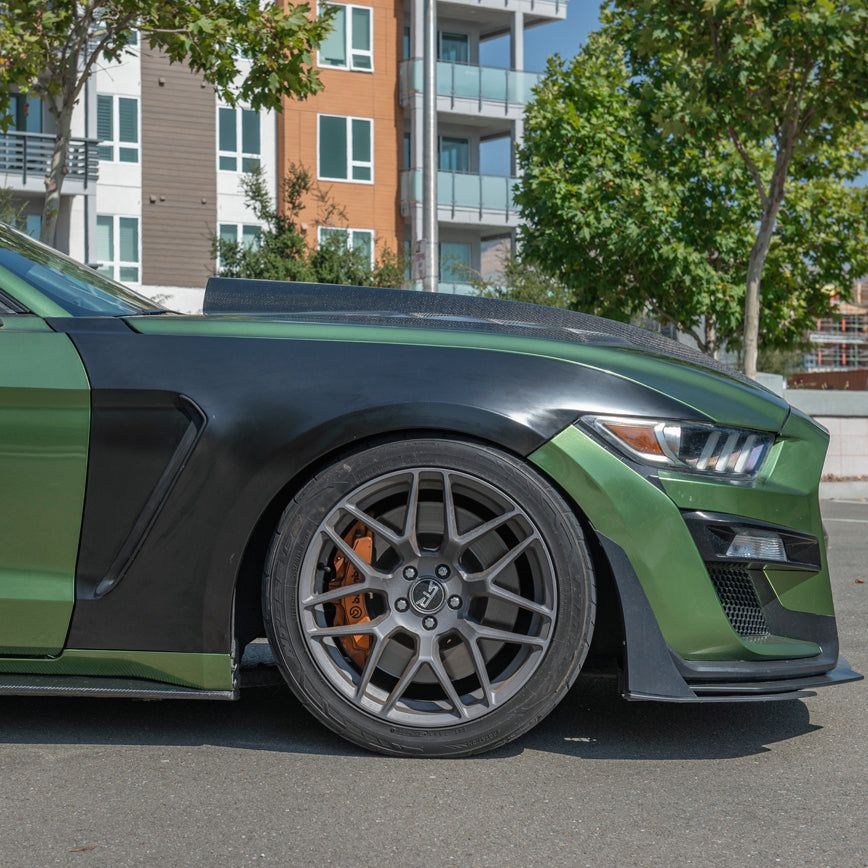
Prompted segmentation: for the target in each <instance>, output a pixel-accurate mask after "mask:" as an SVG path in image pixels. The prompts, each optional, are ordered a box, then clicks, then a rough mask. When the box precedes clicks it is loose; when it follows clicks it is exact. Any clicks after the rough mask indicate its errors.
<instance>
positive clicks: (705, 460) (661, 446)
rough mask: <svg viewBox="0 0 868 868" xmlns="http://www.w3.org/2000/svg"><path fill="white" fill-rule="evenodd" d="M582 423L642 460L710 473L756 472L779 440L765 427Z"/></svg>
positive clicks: (622, 419)
mask: <svg viewBox="0 0 868 868" xmlns="http://www.w3.org/2000/svg"><path fill="white" fill-rule="evenodd" d="M582 422H583V423H584V424H585V425H587V426H588V427H590V428H592V429H593V430H594V431H596V432H597V433H598V434H599V435H600V436H601V437H603V439H605V440H606V441H608V442H609V443H611V444H612V445H613V446H615V447H616V448H617V449H618V450H620V451H621V452H622V453H623V454H625V455H627V456H628V457H630V458H633V459H634V460H636V461H641V462H642V463H643V464H651V465H656V466H658V467H672V468H681V469H683V470H690V471H693V472H695V473H706V474H709V475H712V476H726V477H753V476H756V474H757V473H759V470H760V467H762V463H763V460H764V459H765V457H766V455H767V454H768V451H769V449H770V448H771V445H772V443H774V439H775V438H774V435H773V434H769V433H768V432H764V431H749V430H747V429H743V428H725V427H722V426H719V425H710V424H706V423H702V422H678V421H672V420H668V419H639V418H635V417H629V416H585V417H583V418H582Z"/></svg>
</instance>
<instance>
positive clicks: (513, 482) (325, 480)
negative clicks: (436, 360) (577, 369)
mask: <svg viewBox="0 0 868 868" xmlns="http://www.w3.org/2000/svg"><path fill="white" fill-rule="evenodd" d="M420 446H421V447H422V448H420ZM414 459H415V460H414ZM420 459H421V460H420ZM516 471H518V472H516ZM338 489H339V491H338ZM535 489H538V490H535ZM552 506H556V507H558V508H556V509H554V510H552V508H551V507H552ZM552 519H555V523H556V524H561V525H566V526H567V527H568V529H569V533H563V532H562V530H563V528H557V527H553V526H552ZM360 538H361V539H362V542H363V543H364V542H366V541H367V543H368V546H367V548H365V546H364V545H362V547H361V548H360V547H359V544H358V540H359V539H360ZM354 539H355V540H356V542H354ZM565 543H566V548H565V545H564V544H565ZM570 543H572V544H570ZM362 552H367V553H366V554H362ZM337 565H340V566H337ZM341 570H342V572H341ZM565 570H566V571H568V572H569V573H571V574H572V576H571V578H572V581H569V582H568V583H567V584H565V583H564V581H563V578H565ZM559 573H560V575H561V581H560V582H559ZM336 576H340V577H341V581H340V582H338V581H337V579H336ZM264 593H265V613H266V623H267V625H268V628H269V637H270V639H271V641H272V644H273V645H274V646H275V649H276V651H277V657H278V662H279V663H281V664H282V665H281V668H282V670H283V672H284V675H285V676H286V677H287V680H288V681H289V684H290V686H291V687H293V689H294V691H295V692H296V693H297V694H298V695H299V697H300V698H301V699H302V701H303V702H304V703H305V704H306V705H307V706H308V708H310V710H312V711H313V712H314V713H315V714H317V715H318V716H319V717H320V718H321V719H323V720H324V721H325V722H326V723H327V724H328V725H329V726H331V727H332V728H333V729H336V730H337V731H339V732H340V733H341V734H342V735H344V736H346V737H349V738H351V739H352V740H354V741H357V742H358V743H360V744H364V745H365V746H366V747H369V748H372V749H376V750H381V751H385V752H389V753H418V752H420V749H421V752H422V753H425V754H428V755H455V754H460V753H472V752H476V751H477V750H479V749H487V748H489V747H493V746H495V744H496V743H502V742H503V741H507V740H509V739H511V738H513V737H515V735H517V734H519V733H520V732H521V731H523V730H524V729H527V728H529V727H530V726H532V725H533V724H534V723H535V722H536V721H537V720H539V719H541V717H542V716H544V714H545V713H548V711H549V710H550V709H551V707H553V706H554V704H555V703H556V702H557V700H558V699H559V698H560V696H561V695H562V693H563V692H564V691H565V690H566V689H567V688H568V686H569V684H570V683H571V682H572V680H573V679H574V677H575V675H576V674H577V672H578V669H579V666H580V665H581V662H582V660H583V659H584V656H585V653H586V651H587V645H588V642H589V640H590V632H591V627H592V622H593V621H592V619H593V577H592V574H591V570H590V565H589V561H588V557H587V552H586V551H585V548H584V542H583V539H582V537H581V528H580V527H579V525H578V522H577V521H576V520H575V517H574V516H573V515H572V514H571V513H570V512H569V510H568V508H567V507H566V505H565V504H562V502H561V501H560V498H559V496H558V495H557V493H556V492H554V490H552V489H550V488H548V486H547V485H545V483H544V481H543V480H542V479H541V478H540V477H538V475H537V474H536V472H535V471H533V470H532V469H531V468H529V467H528V466H527V465H526V464H524V463H523V462H520V461H519V460H518V459H515V458H513V457H512V456H508V455H505V454H503V453H497V452H496V451H495V450H492V449H490V448H488V447H482V446H476V445H471V444H465V443H460V442H457V441H450V440H439V441H409V442H402V443H390V444H383V445H381V446H378V447H374V448H373V449H370V450H367V451H366V452H363V453H359V454H358V455H356V456H348V457H346V458H344V459H343V460H342V461H341V462H339V463H338V464H337V465H333V466H332V467H331V468H329V469H328V470H326V471H325V472H324V473H323V474H321V476H320V477H317V478H316V479H314V480H312V481H311V482H310V483H309V484H308V485H307V486H306V487H305V489H303V490H302V492H300V494H299V496H298V497H297V498H295V499H294V501H293V503H291V504H290V506H289V507H288V508H287V511H286V513H284V517H283V520H282V522H281V527H280V529H279V531H278V534H277V535H276V537H275V542H274V544H273V545H272V552H271V556H270V557H269V565H268V567H267V569H266V582H265V588H264ZM565 606H566V608H564V607H565ZM348 613H352V614H348ZM557 639H560V640H562V641H563V642H565V643H567V644H566V645H565V646H563V647H560V646H561V643H560V642H557V641H556V640H557ZM351 642H352V643H353V645H352V648H351V646H350V643H351ZM553 645H558V646H559V647H558V648H557V649H553ZM353 649H354V650H353ZM546 669H548V671H546ZM552 669H554V672H552ZM553 675H554V682H553V683H552V676H553ZM535 685H536V686H535ZM537 694H541V695H539V696H538V695H537ZM522 697H524V699H525V701H528V700H530V701H531V705H532V709H533V712H534V713H533V714H532V715H531V716H530V717H528V715H527V713H526V712H523V711H521V700H522ZM336 700H337V701H336ZM516 703H519V704H518V705H516ZM540 708H543V709H544V710H543V711H542V713H540ZM516 715H517V717H516ZM505 719H506V720H508V721H509V725H508V726H507V725H505V723H504V720H505ZM411 732H412V733H413V735H412V736H411V737H410V744H408V745H406V746H405V745H404V744H402V735H403V734H404V733H407V734H409V733H411ZM419 733H422V734H424V738H422V739H420V737H419ZM456 736H457V738H456ZM468 737H471V738H472V739H473V740H474V741H478V742H479V744H478V745H475V746H468V743H467V739H468ZM489 742H492V743H489ZM410 745H412V748H411V747H410Z"/></svg>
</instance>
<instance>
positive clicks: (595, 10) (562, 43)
mask: <svg viewBox="0 0 868 868" xmlns="http://www.w3.org/2000/svg"><path fill="white" fill-rule="evenodd" d="M599 15H600V4H599V3H597V2H596V0H570V3H569V6H568V7H567V20H566V21H558V22H557V23H555V24H542V25H540V26H539V27H532V28H531V29H530V30H527V31H525V37H524V54H525V62H524V65H525V69H530V70H533V71H534V72H541V71H542V70H543V69H545V63H546V58H547V57H548V56H549V55H550V54H560V55H561V57H565V58H566V57H572V56H573V55H574V54H575V53H576V52H577V51H578V50H579V48H580V47H581V46H582V44H583V43H584V41H585V38H586V37H587V35H588V34H589V33H590V32H591V31H592V30H595V29H596V28H597V25H598V24H599V23H600V18H599Z"/></svg>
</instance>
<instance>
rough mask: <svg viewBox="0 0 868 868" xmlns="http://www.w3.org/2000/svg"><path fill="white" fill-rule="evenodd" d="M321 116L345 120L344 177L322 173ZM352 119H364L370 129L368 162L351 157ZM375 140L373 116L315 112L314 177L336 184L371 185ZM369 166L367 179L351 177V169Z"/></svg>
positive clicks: (372, 181) (373, 176)
mask: <svg viewBox="0 0 868 868" xmlns="http://www.w3.org/2000/svg"><path fill="white" fill-rule="evenodd" d="M323 118H337V119H338V120H344V121H346V125H347V136H346V142H347V153H346V163H347V175H346V177H345V178H332V177H330V176H328V175H323V173H322V167H321V165H320V164H321V159H320V158H321V155H322V119H323ZM353 121H365V122H367V124H368V129H369V130H370V145H371V160H370V162H369V163H365V162H362V161H361V160H354V159H353ZM375 142H376V138H375V136H374V119H373V118H362V117H358V116H357V115H334V114H331V113H329V112H317V116H316V177H317V180H318V181H332V182H334V183H338V184H368V185H373V183H374V179H375V177H376V176H375V173H374V164H375V162H376V160H375V159H374V157H375V153H374V150H375ZM356 167H358V168H370V170H371V177H370V178H369V179H365V178H354V177H353V169H354V168H356Z"/></svg>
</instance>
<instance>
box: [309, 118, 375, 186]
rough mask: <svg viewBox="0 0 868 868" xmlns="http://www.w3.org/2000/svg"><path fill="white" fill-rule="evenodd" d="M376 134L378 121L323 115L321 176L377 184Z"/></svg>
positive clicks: (329, 178) (320, 132) (320, 129)
mask: <svg viewBox="0 0 868 868" xmlns="http://www.w3.org/2000/svg"><path fill="white" fill-rule="evenodd" d="M373 133H374V122H373V121H372V120H369V119H367V118H347V117H338V116H336V115H320V116H319V161H318V162H319V165H318V171H317V175H318V177H319V178H321V179H323V180H326V181H360V182H362V183H365V184H371V183H373V180H374V152H373V150H374V149H373V144H374V143H373Z"/></svg>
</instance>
